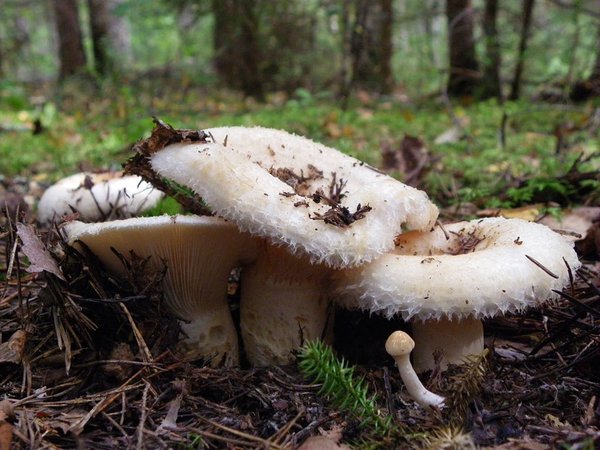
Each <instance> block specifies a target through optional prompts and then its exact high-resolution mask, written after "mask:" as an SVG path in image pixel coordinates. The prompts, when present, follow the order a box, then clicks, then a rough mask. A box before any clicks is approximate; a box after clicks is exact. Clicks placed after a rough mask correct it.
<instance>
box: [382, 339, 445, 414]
mask: <svg viewBox="0 0 600 450" xmlns="http://www.w3.org/2000/svg"><path fill="white" fill-rule="evenodd" d="M413 348H415V341H413V340H412V338H411V337H410V336H409V335H408V334H406V333H405V332H404V331H394V332H393V333H392V334H390V336H389V337H388V339H387V341H385V351H386V352H388V354H389V355H390V356H391V357H392V358H394V361H396V366H398V370H399V371H400V377H401V378H402V381H403V382H404V386H405V387H406V390H407V391H408V393H409V394H410V396H411V397H412V398H413V399H414V400H415V401H416V402H417V403H418V404H419V405H421V406H423V407H428V406H435V407H436V408H441V407H443V406H444V397H442V396H440V395H437V394H434V393H433V392H431V391H429V390H427V388H425V386H423V383H421V380H419V377H418V376H417V373H416V372H415V370H414V369H413V367H412V365H411V364H410V352H412V350H413Z"/></svg>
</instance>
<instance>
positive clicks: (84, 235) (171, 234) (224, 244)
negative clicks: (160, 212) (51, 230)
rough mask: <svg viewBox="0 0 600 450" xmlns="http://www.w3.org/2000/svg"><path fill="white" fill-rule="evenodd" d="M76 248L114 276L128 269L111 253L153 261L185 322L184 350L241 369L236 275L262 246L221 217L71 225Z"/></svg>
mask: <svg viewBox="0 0 600 450" xmlns="http://www.w3.org/2000/svg"><path fill="white" fill-rule="evenodd" d="M64 230H65V232H66V235H67V238H68V242H69V243H70V244H72V245H76V244H78V243H83V244H85V245H86V246H87V247H88V248H89V249H90V250H91V251H92V252H93V253H94V254H95V255H96V256H98V257H99V259H100V260H101V261H102V262H103V264H105V265H106V267H107V269H109V270H110V271H112V272H115V273H118V274H123V273H124V270H125V268H124V267H123V265H122V264H121V262H120V260H119V258H118V257H117V256H116V255H115V254H114V252H113V251H112V250H111V249H113V248H114V249H115V250H117V251H118V252H119V253H121V254H122V255H125V256H126V255H129V253H130V252H131V251H133V252H135V254H136V255H138V256H141V257H151V258H150V264H151V265H152V267H154V268H156V269H158V268H161V267H162V264H163V263H166V265H167V272H166V275H165V278H164V280H163V292H164V296H165V301H166V304H167V306H168V307H169V309H170V310H171V312H172V313H173V314H175V315H176V316H177V317H178V318H179V319H181V328H182V331H183V332H184V333H185V334H186V335H187V339H186V340H185V341H184V347H185V349H186V350H187V351H188V352H189V353H190V354H192V355H193V356H197V357H201V358H206V359H211V363H212V364H213V365H218V364H220V363H223V364H225V365H229V366H230V365H236V364H237V363H238V361H239V355H238V338H237V332H236V329H235V326H234V324H233V321H232V318H231V315H230V311H229V307H228V303H227V281H228V277H229V274H230V272H231V270H232V269H233V268H234V267H236V266H240V265H243V264H244V263H248V262H250V261H251V260H252V259H253V258H254V257H255V256H254V255H255V254H256V252H257V242H256V240H255V239H254V238H252V237H250V236H249V235H247V234H244V233H240V232H239V231H238V230H237V228H236V227H235V226H234V225H232V224H230V223H227V222H225V221H224V220H222V219H219V218H217V217H207V216H200V217H199V216H173V217H171V216H159V217H145V218H132V219H125V220H116V221H112V222H104V223H96V224H85V223H81V222H70V223H66V224H65V227H64Z"/></svg>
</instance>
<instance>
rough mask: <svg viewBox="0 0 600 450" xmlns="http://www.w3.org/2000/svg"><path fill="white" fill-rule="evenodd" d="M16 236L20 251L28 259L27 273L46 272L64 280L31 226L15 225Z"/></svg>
mask: <svg viewBox="0 0 600 450" xmlns="http://www.w3.org/2000/svg"><path fill="white" fill-rule="evenodd" d="M17 235H18V236H19V239H21V251H22V252H23V253H24V254H25V256H27V258H29V263H30V265H29V267H28V268H27V269H25V270H27V272H29V273H40V272H43V271H46V272H49V273H51V274H53V275H56V276H57V277H58V278H60V279H61V280H64V279H65V278H64V276H63V274H62V272H61V270H60V268H59V267H58V264H56V261H55V260H54V259H53V258H52V256H51V255H50V252H48V250H47V249H46V247H45V246H44V244H43V243H42V241H41V240H40V238H39V237H38V236H37V235H36V234H35V231H34V229H33V226H31V225H25V224H24V223H17Z"/></svg>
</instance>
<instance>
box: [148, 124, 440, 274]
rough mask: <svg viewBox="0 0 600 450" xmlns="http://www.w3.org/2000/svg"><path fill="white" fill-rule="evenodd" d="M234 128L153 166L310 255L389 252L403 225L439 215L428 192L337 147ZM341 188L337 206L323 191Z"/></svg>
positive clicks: (330, 258) (246, 225) (360, 257)
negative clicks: (367, 208) (365, 163)
mask: <svg viewBox="0 0 600 450" xmlns="http://www.w3.org/2000/svg"><path fill="white" fill-rule="evenodd" d="M242 130H244V129H242ZM228 133H230V134H227V138H225V137H223V140H222V142H223V143H224V144H226V145H223V143H221V141H220V140H219V139H217V138H215V141H216V142H209V143H188V144H172V145H169V146H167V147H165V148H164V149H162V150H160V151H158V152H156V153H154V154H153V155H152V156H151V164H152V167H153V169H154V170H155V171H156V172H157V173H158V174H160V175H162V176H164V177H166V178H170V179H172V180H174V181H176V182H178V183H180V184H183V185H185V186H187V187H189V188H191V189H192V190H194V191H195V192H196V193H197V194H198V195H200V196H201V197H202V198H203V200H204V201H205V202H206V203H207V204H208V205H209V207H210V208H211V209H212V210H213V211H214V212H215V213H216V214H217V215H219V216H221V217H224V218H225V219H227V220H230V221H231V222H233V223H235V224H236V225H237V226H238V227H239V228H240V229H241V230H243V231H248V232H250V233H252V234H254V235H258V236H261V237H265V238H267V239H269V241H270V242H272V243H274V244H275V245H282V246H285V247H286V248H288V249H289V250H290V251H292V252H293V253H296V252H298V253H301V254H305V255H308V256H309V258H310V259H311V261H313V262H323V263H325V264H327V265H329V266H332V267H347V266H352V265H357V264H362V263H364V262H366V261H370V260H372V259H374V258H376V257H377V256H378V255H380V254H382V253H385V252H386V251H389V250H391V249H392V248H393V247H394V238H395V237H396V235H397V234H398V233H400V232H401V231H402V230H403V229H404V228H408V229H419V230H424V229H430V228H431V227H432V226H433V224H434V223H435V220H436V218H437V213H438V210H437V208H436V207H435V205H433V204H432V203H431V202H430V201H429V199H428V197H427V195H426V194H425V193H424V192H422V191H419V190H417V189H414V188H412V187H410V186H407V185H405V184H402V183H400V182H399V181H397V180H395V179H393V178H392V177H389V176H387V175H385V174H382V173H380V172H379V171H377V170H375V169H373V168H370V167H368V166H366V165H364V163H362V162H361V161H358V160H356V159H354V158H351V157H350V156H347V155H345V154H343V153H341V152H339V151H337V150H335V149H332V148H329V147H325V146H323V145H321V144H317V143H315V142H313V141H311V140H310V139H307V138H303V137H300V136H294V135H291V134H289V133H285V132H282V131H277V130H275V131H273V130H265V129H250V131H247V130H246V131H244V133H247V136H249V137H248V140H247V142H246V143H245V144H244V139H242V138H241V137H243V136H246V134H238V133H241V132H240V131H239V130H238V129H229V131H228ZM218 135H219V136H220V137H222V133H221V134H218ZM250 137H253V140H252V139H250ZM256 142H263V144H262V146H260V147H259V146H258V144H257V143H256ZM234 143H235V145H234ZM286 177H288V178H287V179H286ZM299 180H301V182H299V184H298V183H297V182H298V181H299ZM342 180H343V182H344V184H343V185H342ZM336 187H338V188H339V191H340V192H338V194H341V195H340V196H339V198H340V201H339V203H338V206H339V208H337V209H336V208H332V206H331V204H330V203H329V202H328V201H327V200H326V199H324V198H323V197H324V196H329V197H333V196H334V194H333V193H332V192H331V189H334V190H335V188H336ZM319 190H321V192H322V193H323V194H324V196H323V195H320V194H318V192H317V191H319ZM317 194H318V195H317ZM367 206H368V207H369V210H366V211H365V207H367ZM332 211H333V214H332ZM332 217H333V219H332ZM325 218H328V219H331V220H325ZM336 221H337V223H336ZM342 222H343V223H342Z"/></svg>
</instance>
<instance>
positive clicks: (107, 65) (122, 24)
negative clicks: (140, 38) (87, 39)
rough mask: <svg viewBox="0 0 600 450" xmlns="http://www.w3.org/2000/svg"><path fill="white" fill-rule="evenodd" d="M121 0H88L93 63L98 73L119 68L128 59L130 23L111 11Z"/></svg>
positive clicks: (116, 70) (107, 72) (114, 70)
mask: <svg viewBox="0 0 600 450" xmlns="http://www.w3.org/2000/svg"><path fill="white" fill-rule="evenodd" d="M122 1H123V0H88V10H89V14H90V28H91V34H92V47H93V51H94V66H95V68H96V70H97V71H98V73H100V74H102V75H109V74H110V73H114V72H118V71H120V70H121V69H122V68H123V67H124V66H125V65H126V64H127V63H128V62H130V60H131V37H130V31H129V24H128V23H127V21H126V20H125V19H124V18H123V17H119V16H117V15H115V14H114V10H115V8H116V7H117V6H119V4H121V3H122Z"/></svg>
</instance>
